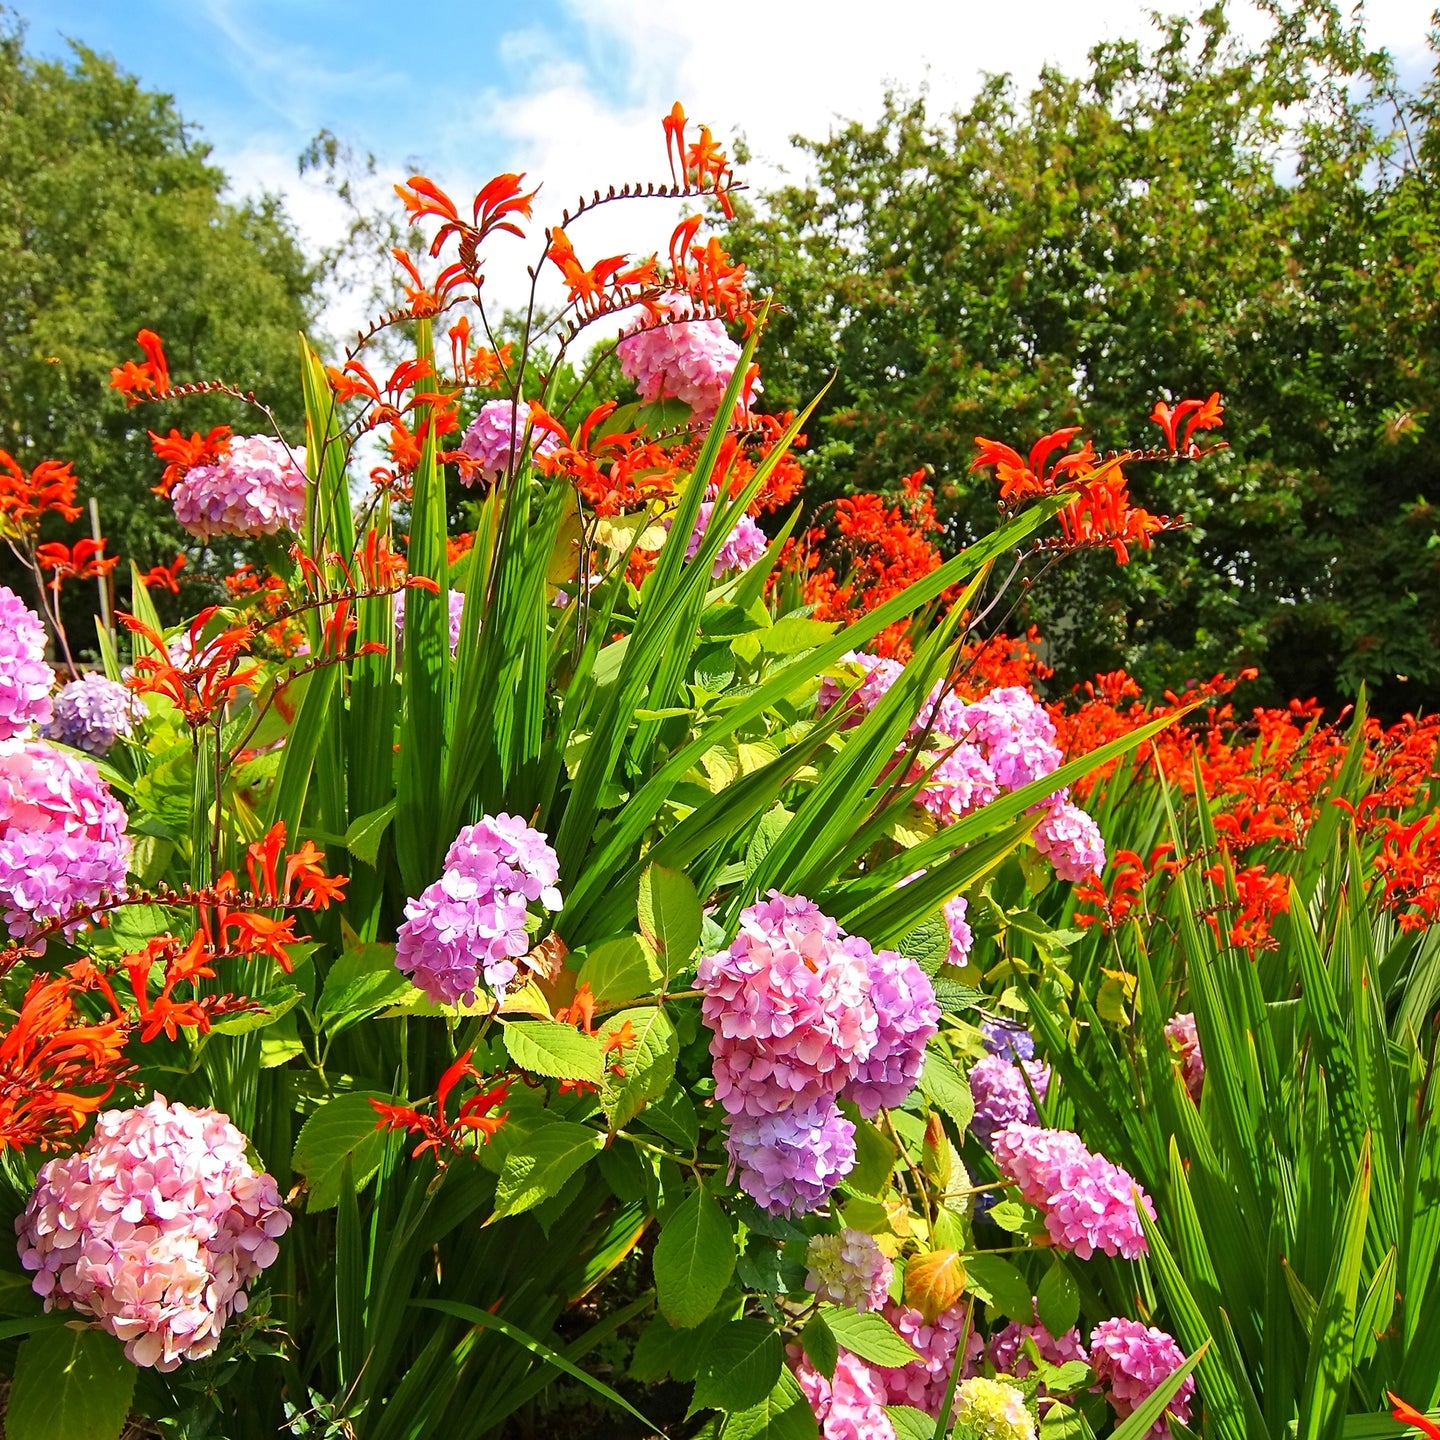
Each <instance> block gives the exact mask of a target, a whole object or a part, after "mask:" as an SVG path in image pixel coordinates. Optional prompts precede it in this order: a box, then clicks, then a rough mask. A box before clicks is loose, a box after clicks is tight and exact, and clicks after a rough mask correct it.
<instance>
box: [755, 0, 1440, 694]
mask: <svg viewBox="0 0 1440 1440" xmlns="http://www.w3.org/2000/svg"><path fill="white" fill-rule="evenodd" d="M1270 19H1271V21H1272V22H1273V23H1272V26H1271V31H1270V34H1269V35H1268V37H1266V38H1264V39H1263V40H1262V41H1259V42H1256V43H1245V42H1242V40H1241V39H1239V38H1238V37H1237V35H1236V34H1235V33H1234V32H1233V31H1232V30H1231V29H1230V27H1229V23H1228V20H1227V16H1226V13H1225V9H1224V7H1223V5H1217V6H1215V7H1214V8H1212V9H1210V10H1207V11H1206V12H1205V13H1204V14H1203V15H1202V16H1201V17H1200V19H1199V20H1198V22H1195V23H1190V22H1187V21H1185V20H1180V19H1172V20H1170V21H1167V22H1165V23H1164V24H1163V25H1161V26H1160V27H1159V30H1158V35H1157V37H1156V39H1155V40H1154V42H1153V43H1152V44H1150V45H1148V46H1147V45H1142V44H1140V43H1134V42H1125V43H1114V44H1104V45H1101V46H1098V47H1097V48H1096V49H1095V50H1093V51H1092V52H1091V54H1090V57H1089V70H1088V73H1087V74H1086V75H1085V76H1084V78H1070V77H1067V76H1065V75H1063V74H1061V73H1059V72H1058V71H1055V70H1047V71H1046V72H1044V74H1043V75H1042V77H1041V79H1040V81H1039V84H1038V86H1037V87H1036V88H1035V89H1034V90H1033V91H1032V92H1031V94H1030V95H1029V96H1028V97H1025V98H1021V97H1020V96H1019V95H1018V94H1017V91H1016V89H1015V87H1014V85H1013V83H1012V82H1011V81H1010V80H1009V79H1008V78H1006V77H992V78H990V79H989V80H988V81H987V82H986V84H985V85H984V87H983V88H982V90H981V92H980V94H979V95H978V97H977V98H976V99H975V101H974V103H973V104H972V105H971V106H970V107H969V108H968V109H964V110H959V111H956V112H955V113H953V114H950V115H946V116H934V115H932V114H931V113H930V112H929V110H928V109H927V106H926V103H925V100H924V98H923V96H922V97H917V98H906V97H901V96H895V95H892V96H890V97H888V99H887V102H886V105H885V109H884V113H883V115H882V116H881V117H880V119H879V121H878V122H877V123H876V124H875V125H873V126H867V125H864V124H860V123H851V124H847V125H845V126H844V127H843V128H841V129H839V130H838V131H836V132H835V133H833V134H832V135H831V136H829V137H828V138H827V139H824V140H820V141H806V142H803V143H804V145H805V148H806V149H807V150H808V152H809V155H810V156H811V158H812V161H813V165H812V170H813V176H814V178H813V181H811V182H809V183H803V184H791V185H786V186H784V187H782V188H779V189H777V190H775V191H774V192H772V193H770V194H769V195H767V196H766V197H764V202H763V203H762V204H761V205H759V206H758V207H755V208H752V209H750V210H748V211H746V212H744V213H743V214H742V215H741V217H740V220H739V223H738V225H737V227H736V231H735V234H734V239H735V249H736V251H737V253H739V254H741V255H742V256H743V257H744V258H745V259H746V260H747V261H748V262H749V263H750V265H751V266H752V267H753V269H754V270H755V271H756V272H758V275H759V277H760V280H761V282H762V283H763V284H764V285H766V286H769V287H773V288H774V289H776V290H777V291H778V292H779V297H780V299H781V300H782V302H783V303H784V304H785V305H786V307H787V308H786V313H785V314H783V315H782V316H780V317H778V319H777V320H776V321H775V322H774V323H772V326H771V333H770V336H769V347H768V356H767V366H766V374H765V384H766V397H767V401H768V402H769V403H771V404H775V403H777V402H778V403H795V402H797V401H799V400H801V399H802V398H808V397H809V396H811V395H813V394H814V393H815V392H816V391H817V390H818V389H819V388H820V386H821V384H822V383H823V381H824V380H825V378H826V377H827V376H828V375H829V373H830V372H831V370H832V369H836V368H838V379H837V380H836V383H835V385H834V386H833V388H832V389H831V390H830V391H829V393H828V395H827V396H826V398H825V400H824V402H823V404H822V408H821V411H820V412H819V415H818V417H817V419H816V420H815V421H812V422H811V425H810V432H811V437H812V440H813V441H814V442H816V444H815V450H814V453H813V455H812V459H811V479H810V485H809V488H810V492H811V495H812V497H813V498H814V499H817V500H819V499H824V498H826V497H828V496H833V495H836V494H841V493H846V492H848V491H852V490H863V489H874V488H876V487H885V486H894V485H895V484H896V483H897V482H898V480H899V477H901V476H903V475H905V474H906V473H907V472H909V471H911V470H913V469H914V468H915V467H916V466H917V465H920V464H927V465H929V466H931V467H933V469H934V471H935V473H936V476H937V479H938V482H939V485H940V488H941V491H942V494H943V496H944V497H945V499H944V502H943V503H944V506H945V509H944V511H943V514H944V518H945V519H946V521H947V522H948V527H949V535H950V539H951V541H952V543H954V544H957V545H959V544H964V543H966V541H967V540H968V539H969V538H970V537H972V536H974V535H976V534H979V533H983V531H984V529H985V528H987V526H986V518H987V515H988V512H989V508H990V506H991V504H992V503H993V502H992V498H991V491H990V489H989V486H988V485H987V484H985V483H981V482H977V481H976V480H974V479H972V478H970V477H969V476H968V475H967V467H968V465H969V463H970V459H971V456H972V455H973V453H974V450H973V444H972V441H973V438H974V437H975V436H977V435H987V436H993V437H997V438H1002V439H1006V440H1009V441H1012V442H1024V443H1025V444H1028V443H1029V442H1030V441H1032V440H1033V439H1035V438H1036V437H1037V436H1039V435H1041V434H1043V433H1045V432H1046V431H1048V430H1052V429H1055V428H1057V427H1059V426H1062V425H1070V424H1081V423H1083V424H1084V425H1085V426H1086V429H1087V433H1089V434H1091V435H1093V436H1094V437H1095V440H1096V443H1097V444H1098V445H1118V444H1122V443H1138V442H1142V441H1144V440H1145V438H1146V437H1144V436H1142V435H1137V434H1136V433H1135V427H1134V424H1133V419H1132V417H1134V416H1135V415H1137V414H1143V413H1144V412H1145V411H1146V410H1148V408H1149V406H1150V404H1151V403H1152V402H1153V401H1154V400H1155V399H1156V398H1159V397H1162V396H1168V397H1169V398H1171V399H1175V398H1178V397H1180V396H1184V395H1194V394H1207V393H1209V392H1210V391H1212V390H1220V391H1221V392H1223V394H1224V397H1225V400H1226V403H1227V410H1228V413H1227V424H1226V437H1227V439H1228V440H1229V443H1230V445H1231V447H1232V448H1231V450H1230V452H1229V453H1228V455H1227V456H1225V457H1223V461H1222V463H1218V464H1211V465H1209V466H1205V467H1202V472H1197V471H1195V470H1193V469H1190V468H1184V467H1178V466H1177V467H1175V468H1174V469H1172V470H1162V471H1161V472H1160V474H1159V476H1158V478H1156V479H1153V480H1148V481H1147V486H1148V489H1146V491H1145V494H1144V496H1143V497H1142V498H1144V499H1145V500H1146V503H1148V504H1149V506H1150V508H1151V509H1155V510H1167V511H1180V512H1184V513H1185V514H1186V515H1187V516H1188V517H1189V518H1190V519H1191V520H1192V521H1193V528H1192V529H1191V530H1190V531H1189V532H1188V535H1187V536H1180V537H1172V539H1171V541H1170V542H1169V543H1167V544H1166V545H1165V546H1164V547H1162V548H1159V549H1157V550H1156V551H1153V552H1151V553H1150V554H1148V555H1145V556H1142V557H1140V558H1139V559H1137V561H1136V562H1135V563H1133V564H1132V565H1130V566H1129V567H1128V569H1126V570H1122V571H1118V572H1117V571H1116V570H1114V569H1113V568H1112V567H1111V565H1110V562H1109V561H1108V559H1107V558H1106V557H1103V556H1093V557H1090V558H1088V559H1087V560H1085V561H1083V562H1081V563H1078V564H1074V565H1072V566H1071V567H1070V568H1069V569H1068V571H1067V572H1066V575H1065V577H1064V578H1063V579H1062V580H1061V582H1060V583H1059V584H1058V585H1054V584H1048V583H1047V585H1046V586H1045V587H1044V595H1043V597H1042V596H1040V595H1038V594H1037V596H1036V597H1035V598H1034V600H1033V601H1032V602H1031V603H1030V605H1029V609H1030V611H1031V615H1032V618H1034V619H1036V620H1038V621H1039V622H1040V624H1041V627H1042V630H1043V632H1044V633H1045V635H1046V638H1047V639H1048V641H1049V643H1050V648H1051V661H1052V663H1054V664H1055V665H1056V666H1057V668H1058V671H1059V674H1058V676H1057V681H1059V682H1064V683H1070V682H1073V681H1075V680H1078V679H1083V678H1084V677H1085V676H1086V675H1088V674H1091V673H1093V672H1095V671H1097V670H1105V669H1109V668H1112V667H1113V666H1116V665H1118V664H1122V663H1123V664H1124V665H1126V666H1127V667H1128V668H1129V669H1131V671H1132V672H1133V673H1136V674H1137V675H1139V676H1140V677H1141V678H1142V679H1144V680H1145V681H1147V682H1148V683H1149V684H1151V685H1153V686H1159V685H1176V684H1178V683H1181V682H1184V681H1185V680H1187V679H1190V678H1192V677H1203V676H1208V675H1210V674H1211V673H1213V672H1214V671H1216V670H1218V669H1220V668H1222V667H1227V668H1233V667H1238V666H1241V665H1245V664H1254V665H1258V666H1259V667H1260V669H1261V678H1260V680H1259V682H1258V684H1257V686H1256V687H1255V689H1254V690H1253V691H1252V694H1253V695H1254V698H1256V699H1262V698H1263V699H1269V700H1276V699H1283V698H1284V697H1288V696H1289V695H1292V694H1299V695H1312V694H1313V695H1318V696H1320V697H1321V698H1322V699H1326V700H1330V701H1333V700H1335V699H1336V698H1337V695H1349V694H1353V693H1354V691H1355V689H1356V687H1357V686H1358V684H1359V683H1360V682H1361V681H1364V682H1366V683H1368V684H1369V685H1370V686H1371V688H1372V690H1373V691H1374V692H1376V693H1377V695H1378V697H1379V702H1380V705H1381V708H1382V709H1384V710H1388V711H1398V710H1401V709H1405V708H1411V707H1416V706H1419V705H1424V706H1426V707H1433V706H1434V705H1435V704H1436V703H1437V702H1440V548H1437V547H1440V511H1437V509H1436V508H1435V504H1434V501H1435V498H1436V496H1435V479H1436V467H1437V459H1440V430H1437V428H1436V426H1435V424H1434V422H1433V418H1432V417H1433V414H1434V410H1435V406H1436V401H1437V394H1440V391H1437V385H1440V371H1437V358H1440V304H1437V279H1440V261H1437V256H1440V245H1437V240H1440V233H1437V231H1440V198H1437V197H1440V127H1437V125H1436V124H1435V116H1436V105H1437V87H1436V85H1435V84H1434V83H1431V84H1430V85H1429V86H1427V87H1425V88H1424V89H1422V91H1421V92H1420V93H1419V94H1418V95H1411V96H1407V95H1402V94H1401V93H1399V91H1398V89H1397V85H1396V81H1395V77H1394V74H1393V70H1392V67H1391V65H1390V62H1389V60H1388V58H1387V57H1386V56H1385V55H1384V54H1375V53H1369V52H1367V50H1366V49H1365V46H1364V44H1363V36H1362V35H1361V34H1360V32H1358V31H1357V30H1355V29H1353V28H1350V27H1349V26H1347V25H1346V24H1344V23H1342V21H1341V20H1340V18H1339V13H1338V11H1336V10H1334V9H1333V8H1329V7H1326V6H1324V5H1322V4H1319V3H1314V4H1302V6H1301V8H1300V9H1298V10H1296V11H1295V12H1294V13H1290V14H1286V13H1281V10H1280V8H1279V7H1278V6H1277V7H1273V8H1272V9H1271V13H1270ZM1427 423H1428V429H1427Z"/></svg>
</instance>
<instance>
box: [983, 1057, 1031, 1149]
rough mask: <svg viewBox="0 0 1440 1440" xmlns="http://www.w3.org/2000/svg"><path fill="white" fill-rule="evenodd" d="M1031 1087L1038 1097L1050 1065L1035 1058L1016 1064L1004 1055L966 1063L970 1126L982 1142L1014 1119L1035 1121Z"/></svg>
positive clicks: (1022, 1122) (987, 1142) (1023, 1122)
mask: <svg viewBox="0 0 1440 1440" xmlns="http://www.w3.org/2000/svg"><path fill="white" fill-rule="evenodd" d="M1021 1066H1023V1067H1024V1069H1023V1070H1022V1069H1021ZM1027 1077H1028V1078H1029V1084H1028V1085H1027V1084H1026V1078H1027ZM1032 1088H1033V1090H1034V1092H1035V1095H1036V1096H1038V1097H1039V1098H1040V1099H1041V1100H1043V1099H1044V1098H1045V1092H1046V1091H1047V1090H1048V1089H1049V1088H1050V1067H1049V1066H1048V1065H1044V1064H1042V1063H1041V1062H1040V1061H1039V1060H1022V1061H1020V1062H1019V1063H1018V1064H1017V1063H1015V1062H1014V1061H1012V1060H1010V1059H1008V1058H1007V1057H1006V1056H1004V1055H986V1056H984V1057H983V1058H982V1059H979V1060H977V1061H976V1062H975V1063H974V1064H973V1065H972V1066H971V1067H970V1094H971V1095H972V1096H973V1097H974V1100H975V1118H974V1119H973V1120H972V1121H971V1122H970V1128H971V1129H972V1130H973V1131H974V1132H975V1134H976V1136H977V1137H978V1138H979V1140H980V1143H981V1144H982V1145H988V1144H989V1143H990V1139H991V1136H993V1135H994V1134H995V1132H996V1131H997V1130H1001V1129H1003V1128H1004V1127H1005V1126H1006V1125H1012V1124H1014V1123H1015V1122H1016V1121H1019V1122H1020V1123H1021V1124H1024V1125H1033V1124H1035V1122H1036V1120H1037V1119H1038V1118H1039V1117H1038V1116H1037V1114H1036V1111H1035V1101H1034V1099H1033V1098H1032V1097H1031V1093H1030V1092H1031V1090H1032Z"/></svg>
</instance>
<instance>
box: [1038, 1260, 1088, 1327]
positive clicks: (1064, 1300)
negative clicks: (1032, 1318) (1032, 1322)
mask: <svg viewBox="0 0 1440 1440" xmlns="http://www.w3.org/2000/svg"><path fill="white" fill-rule="evenodd" d="M1035 1313H1036V1314H1037V1315H1038V1316H1039V1317H1040V1323H1041V1324H1042V1325H1043V1326H1044V1327H1045V1328H1046V1329H1047V1330H1048V1331H1049V1332H1050V1333H1051V1335H1053V1336H1055V1337H1056V1339H1058V1338H1059V1337H1060V1336H1061V1335H1063V1334H1064V1333H1065V1332H1066V1331H1067V1330H1069V1329H1071V1328H1073V1327H1074V1325H1075V1322H1076V1321H1077V1320H1078V1319H1079V1318H1080V1287H1079V1286H1078V1285H1076V1283H1075V1277H1074V1276H1073V1275H1072V1274H1071V1273H1070V1271H1069V1270H1068V1269H1066V1267H1065V1262H1064V1261H1063V1260H1056V1261H1055V1262H1054V1263H1053V1264H1052V1265H1051V1266H1050V1268H1049V1269H1048V1270H1047V1271H1046V1272H1045V1274H1044V1276H1043V1277H1042V1278H1041V1280H1040V1287H1039V1289H1037V1290H1036V1292H1035Z"/></svg>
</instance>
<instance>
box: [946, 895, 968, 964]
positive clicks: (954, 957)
mask: <svg viewBox="0 0 1440 1440" xmlns="http://www.w3.org/2000/svg"><path fill="white" fill-rule="evenodd" d="M969 909H970V902H969V901H968V900H966V898H965V897H964V896H963V895H957V896H956V897H955V898H954V899H953V900H947V901H946V902H945V905H944V907H943V910H942V913H943V914H944V916H945V928H946V930H948V931H949V932H950V949H949V950H948V951H947V952H946V955H945V963H946V964H947V965H968V964H969V963H970V951H971V950H972V949H974V947H975V932H974V931H973V930H972V929H971V928H970V922H969V920H968V919H967V918H966V917H967V915H968V913H969Z"/></svg>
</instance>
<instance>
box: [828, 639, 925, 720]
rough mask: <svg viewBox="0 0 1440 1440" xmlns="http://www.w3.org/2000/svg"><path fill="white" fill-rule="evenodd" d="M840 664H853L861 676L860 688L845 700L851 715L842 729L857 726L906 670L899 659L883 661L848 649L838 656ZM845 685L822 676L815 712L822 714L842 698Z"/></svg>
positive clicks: (832, 678)
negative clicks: (862, 677)
mask: <svg viewBox="0 0 1440 1440" xmlns="http://www.w3.org/2000/svg"><path fill="white" fill-rule="evenodd" d="M840 663H841V664H842V665H855V666H858V667H859V668H860V670H861V671H862V672H863V673H864V679H863V680H862V681H861V684H860V687H859V688H858V689H857V690H856V691H854V693H853V694H851V696H850V698H849V699H848V700H847V701H846V708H847V710H848V711H849V712H850V713H849V714H848V716H847V718H846V720H845V727H844V728H846V729H849V728H850V727H851V726H852V725H858V724H859V723H860V722H861V720H863V719H864V718H865V716H867V715H868V714H869V713H870V712H871V711H872V710H873V709H874V708H875V707H876V706H877V705H878V704H879V703H880V701H881V700H882V699H883V698H884V695H885V692H886V691H887V690H888V689H889V688H890V687H891V686H892V685H893V684H894V683H895V682H896V681H897V680H898V679H899V678H900V677H901V676H902V675H903V674H904V673H905V667H904V666H903V665H902V664H901V663H900V662H899V661H898V660H889V659H884V658H882V657H881V656H879V655H868V654H866V653H865V652H864V651H863V650H851V651H848V652H847V653H846V654H844V655H842V656H841V657H840ZM846 688H847V687H846V686H845V685H844V684H842V682H841V681H839V680H836V679H835V678H834V677H833V676H830V675H825V676H823V677H822V678H821V680H820V693H819V694H818V695H817V697H816V700H815V709H816V713H817V714H820V715H823V714H824V713H825V712H826V711H827V710H828V709H829V708H830V707H831V706H832V705H833V704H835V702H836V701H837V700H839V699H840V697H841V695H842V694H844V692H845V690H846Z"/></svg>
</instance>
